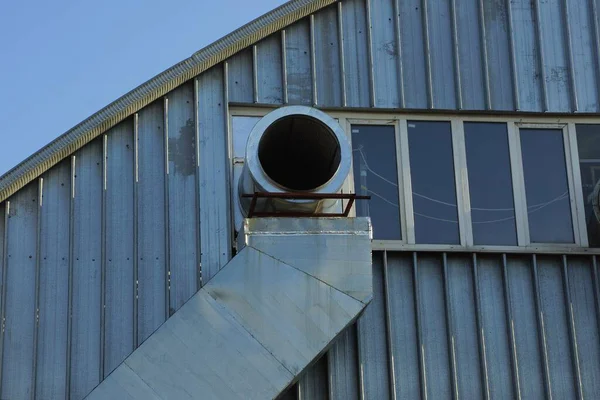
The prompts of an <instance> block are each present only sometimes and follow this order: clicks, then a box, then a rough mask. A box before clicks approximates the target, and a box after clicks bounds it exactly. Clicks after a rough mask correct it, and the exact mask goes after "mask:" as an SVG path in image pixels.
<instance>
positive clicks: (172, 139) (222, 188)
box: [0, 66, 231, 399]
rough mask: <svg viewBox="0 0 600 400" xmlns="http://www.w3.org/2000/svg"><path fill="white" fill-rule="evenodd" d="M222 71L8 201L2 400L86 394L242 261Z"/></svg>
mask: <svg viewBox="0 0 600 400" xmlns="http://www.w3.org/2000/svg"><path fill="white" fill-rule="evenodd" d="M223 81H224V70H223V68H222V67H221V66H219V67H216V68H214V69H212V70H210V71H208V72H207V73H206V74H204V75H203V76H202V77H200V78H199V79H198V80H197V82H189V83H188V84H185V85H183V86H181V87H180V88H178V89H176V90H174V91H173V92H171V93H170V94H168V95H167V96H165V98H163V99H162V100H160V101H157V102H155V103H153V104H151V105H150V106H148V107H146V108H144V109H143V110H141V111H140V112H139V113H137V114H135V115H134V116H132V117H130V118H129V119H127V120H126V121H123V122H122V123H120V124H119V125H117V126H116V127H114V128H112V129H111V130H110V131H108V132H107V133H106V134H105V135H103V136H101V137H99V138H98V139H96V140H94V141H93V142H92V143H89V144H88V145H86V146H85V147H83V148H82V149H81V150H79V151H78V152H77V153H75V154H74V155H73V156H72V157H71V158H70V159H67V160H64V161H63V162H61V163H60V164H59V165H57V166H55V167H54V168H52V169H51V170H49V171H48V172H47V173H45V174H44V175H43V176H42V177H41V178H40V179H39V180H37V181H35V182H32V183H31V184H29V185H28V186H27V187H26V188H24V189H23V190H21V191H19V192H18V193H17V194H15V195H14V196H12V197H11V198H10V199H9V200H8V201H6V202H4V203H2V204H0V266H1V267H2V268H1V271H2V273H1V274H0V276H1V283H2V290H1V299H2V300H1V303H0V304H1V310H2V330H1V333H0V351H1V352H2V363H1V369H0V382H1V387H0V398H3V399H4V398H6V399H24V398H32V396H35V398H38V399H49V398H65V397H69V396H70V398H73V399H81V398H83V397H84V396H85V395H87V394H88V393H89V392H90V391H91V389H93V388H94V387H95V386H96V385H97V384H98V383H99V382H100V381H101V380H102V379H104V377H106V376H107V375H108V374H109V373H110V372H111V371H112V370H113V369H114V368H116V367H117V366H118V365H119V364H120V363H121V362H122V361H123V360H124V359H125V357H126V356H128V355H129V354H130V353H131V352H132V351H133V350H134V349H135V348H136V347H137V346H138V345H139V344H141V343H142V342H143V341H144V340H145V339H147V338H148V336H150V335H151V334H152V333H153V332H154V331H155V330H156V329H157V328H158V327H159V326H160V325H161V324H162V323H163V322H164V321H165V320H166V319H167V318H168V317H169V315H171V314H172V313H174V312H175V311H176V310H177V309H179V308H180V307H181V306H182V305H183V304H184V303H185V302H186V301H187V300H188V299H189V298H190V297H191V296H192V295H193V294H194V293H195V292H196V291H197V290H198V288H199V286H200V284H201V279H202V278H204V279H209V278H210V277H212V275H214V274H215V273H216V271H218V269H219V267H220V266H222V265H224V264H225V263H226V262H227V261H228V260H229V259H230V258H231V244H230V237H229V231H228V226H229V220H230V217H229V203H228V200H227V199H228V197H227V191H228V190H229V189H228V188H229V182H228V165H227V145H226V140H227V134H226V131H227V127H226V125H227V122H226V118H225V115H226V101H225V89H224V84H223ZM197 121H199V122H197ZM200 218H202V221H203V222H204V223H203V224H200ZM201 234H202V238H203V240H202V246H200V236H201ZM201 265H202V268H201ZM201 272H202V273H203V274H204V276H201Z"/></svg>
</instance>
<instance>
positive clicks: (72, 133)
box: [0, 0, 337, 202]
mask: <svg viewBox="0 0 600 400" xmlns="http://www.w3.org/2000/svg"><path fill="white" fill-rule="evenodd" d="M336 1H337V0H291V1H289V2H287V3H285V4H283V5H282V6H280V7H277V8H276V9H274V10H272V11H270V12H268V13H267V14H264V15H263V16H261V17H258V18H257V19H255V20H254V21H251V22H249V23H248V24H246V25H244V26H242V27H241V28H239V29H237V30H235V31H233V32H232V33H230V34H229V35H227V36H225V37H223V38H221V39H219V40H217V41H216V42H214V43H212V44H210V45H208V46H206V47H205V48H203V49H202V50H200V51H198V52H196V53H194V54H193V55H192V56H191V57H189V58H187V59H186V60H184V61H181V62H180V63H178V64H176V65H174V66H173V67H171V68H169V69H167V70H165V71H164V72H161V73H160V74H158V75H157V76H155V77H154V78H152V79H150V80H149V81H147V82H146V83H143V84H141V85H140V86H138V87H137V88H135V89H133V90H132V91H130V92H129V93H127V94H125V95H124V96H122V97H120V98H119V99H118V100H116V101H114V102H113V103H111V104H109V105H108V106H106V107H104V108H103V109H101V110H100V111H98V112H97V113H95V114H93V115H92V116H91V117H89V118H87V119H86V120H84V121H83V122H81V123H79V124H77V125H76V126H75V127H73V128H71V129H70V130H69V131H67V132H66V133H64V134H63V135H61V136H59V137H58V138H57V139H55V140H53V141H52V142H50V143H49V144H48V145H46V146H45V147H43V148H42V149H40V150H39V151H37V152H36V153H34V154H33V155H31V156H29V157H28V158H27V159H26V160H25V161H23V162H21V163H20V164H18V165H17V166H16V167H14V168H13V169H11V170H10V171H8V172H7V173H6V174H4V175H2V176H1V177H0V202H2V201H4V200H6V199H7V198H9V197H10V196H11V195H12V194H14V193H15V192H17V191H18V190H19V189H21V188H22V187H24V186H25V185H27V184H28V183H29V182H31V181H33V180H34V179H36V178H37V177H39V176H40V175H42V174H43V173H44V172H46V171H47V170H48V169H50V168H51V167H53V166H54V165H56V164H57V163H58V162H60V161H61V160H63V159H64V158H66V157H68V156H69V155H71V154H72V153H74V152H75V151H77V150H78V149H80V148H81V147H83V146H84V145H86V144H87V143H88V142H90V141H91V140H93V139H94V138H96V137H97V136H99V135H101V134H102V133H104V132H106V131H107V130H108V129H110V128H112V127H113V126H115V125H116V124H118V123H119V122H121V121H122V120H124V119H125V118H127V117H129V116H130V115H132V114H134V113H135V112H137V111H139V110H141V109H142V108H143V107H145V106H147V105H148V104H150V103H152V102H153V101H155V100H157V99H159V98H160V97H162V96H164V95H165V94H167V93H168V92H170V91H171V90H173V89H175V88H176V87H177V86H180V85H181V84H183V83H184V82H186V81H188V80H190V79H192V78H194V77H195V76H197V75H200V74H201V73H202V72H204V71H206V70H208V69H209V68H211V67H213V66H215V65H217V64H218V63H220V62H222V61H225V60H226V59H228V58H229V57H231V56H232V55H234V54H235V53H237V52H239V51H240V50H243V49H244V48H246V47H248V46H251V45H252V44H254V43H256V42H258V41H260V40H261V39H263V38H265V37H267V36H269V35H270V34H272V33H275V32H277V31H278V30H280V29H283V28H284V27H286V26H287V25H290V24H292V23H294V22H296V21H298V20H300V19H302V18H304V17H306V16H308V15H310V14H312V13H314V12H316V11H318V10H320V9H321V8H323V7H325V6H328V5H330V4H332V3H335V2H336Z"/></svg>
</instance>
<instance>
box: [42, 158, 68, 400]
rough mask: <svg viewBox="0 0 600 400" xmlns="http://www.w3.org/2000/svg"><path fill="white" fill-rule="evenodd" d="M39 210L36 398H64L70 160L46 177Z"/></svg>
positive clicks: (50, 171) (59, 165) (45, 175)
mask: <svg viewBox="0 0 600 400" xmlns="http://www.w3.org/2000/svg"><path fill="white" fill-rule="evenodd" d="M43 200H44V201H43V204H42V207H41V209H40V213H41V216H40V217H41V218H40V227H39V228H38V229H39V230H40V239H41V240H40V294H39V305H40V311H39V313H40V319H39V327H38V337H39V342H38V348H37V355H36V357H37V376H36V382H35V385H36V391H35V394H36V398H39V399H50V398H65V396H66V388H65V377H66V375H67V365H66V364H67V363H66V361H67V359H66V356H67V326H68V305H69V298H68V295H69V288H68V282H69V279H68V276H69V260H70V253H69V237H70V226H69V214H70V205H71V168H70V160H69V159H67V160H65V161H63V162H62V163H60V164H58V165H57V166H55V167H54V168H52V169H51V170H49V171H48V172H47V173H46V174H44V187H43Z"/></svg>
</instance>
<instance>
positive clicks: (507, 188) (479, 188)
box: [464, 122, 517, 245]
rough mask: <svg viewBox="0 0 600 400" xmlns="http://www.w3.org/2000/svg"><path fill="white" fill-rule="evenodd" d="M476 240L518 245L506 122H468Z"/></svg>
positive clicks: (469, 170) (467, 146) (468, 152)
mask: <svg viewBox="0 0 600 400" xmlns="http://www.w3.org/2000/svg"><path fill="white" fill-rule="evenodd" d="M464 126H465V145H466V149H467V171H468V173H469V193H470V197H471V220H472V224H473V242H474V244H478V245H517V229H516V225H515V209H514V198H513V189H512V177H511V173H510V171H511V170H510V156H509V149H508V133H507V130H506V124H494V123H487V122H468V123H465V125H464Z"/></svg>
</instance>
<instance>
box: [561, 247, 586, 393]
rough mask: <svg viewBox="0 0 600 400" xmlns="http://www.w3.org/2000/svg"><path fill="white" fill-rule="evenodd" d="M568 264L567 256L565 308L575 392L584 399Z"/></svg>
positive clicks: (563, 276) (564, 278) (563, 265)
mask: <svg viewBox="0 0 600 400" xmlns="http://www.w3.org/2000/svg"><path fill="white" fill-rule="evenodd" d="M568 265H569V264H568V262H567V256H566V254H563V256H562V283H563V290H564V292H565V299H564V300H565V308H566V309H567V319H568V323H569V342H570V347H571V362H572V363H573V369H574V370H575V382H574V383H575V390H576V391H577V398H579V399H583V383H582V380H581V367H580V362H579V349H578V346H577V332H576V329H575V318H574V316H573V303H572V301H571V293H570V287H569V275H568V272H567V271H568V268H569V266H568Z"/></svg>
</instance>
